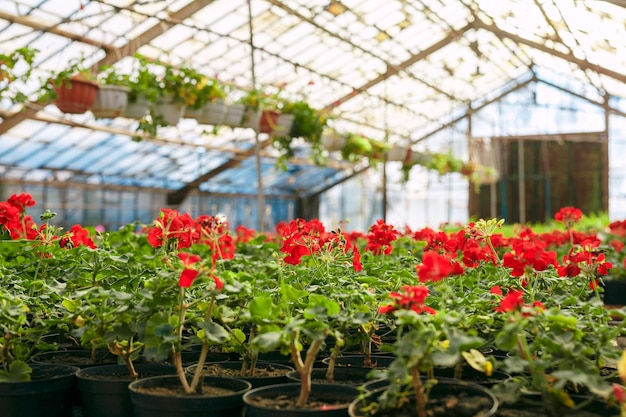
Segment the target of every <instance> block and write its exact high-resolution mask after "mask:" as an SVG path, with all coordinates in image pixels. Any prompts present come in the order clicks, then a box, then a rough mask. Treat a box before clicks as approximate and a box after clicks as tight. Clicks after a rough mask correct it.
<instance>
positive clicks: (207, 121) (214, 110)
mask: <svg viewBox="0 0 626 417" xmlns="http://www.w3.org/2000/svg"><path fill="white" fill-rule="evenodd" d="M225 116H226V103H224V101H223V100H216V101H215V102H208V103H207V104H205V105H204V107H203V108H202V114H201V115H200V117H199V118H198V119H197V120H198V123H200V124H202V125H214V126H215V125H220V124H222V123H223V120H224V117H225Z"/></svg>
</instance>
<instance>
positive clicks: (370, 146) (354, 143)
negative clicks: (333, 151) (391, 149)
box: [341, 132, 389, 163]
mask: <svg viewBox="0 0 626 417" xmlns="http://www.w3.org/2000/svg"><path fill="white" fill-rule="evenodd" d="M345 135H346V143H345V144H344V146H343V148H341V157H342V158H343V159H344V160H346V161H348V162H353V163H354V162H358V161H360V160H362V159H363V158H368V159H369V161H370V163H376V162H378V161H382V160H383V159H384V156H385V154H386V151H387V149H388V146H389V145H388V144H386V143H383V142H380V141H377V140H374V139H371V138H367V137H365V136H363V135H360V134H357V133H352V132H348V133H346V134H345Z"/></svg>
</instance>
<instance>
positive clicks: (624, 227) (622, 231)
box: [609, 220, 626, 237]
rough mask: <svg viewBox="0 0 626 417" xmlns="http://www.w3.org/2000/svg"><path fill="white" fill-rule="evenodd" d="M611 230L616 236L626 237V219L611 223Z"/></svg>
mask: <svg viewBox="0 0 626 417" xmlns="http://www.w3.org/2000/svg"><path fill="white" fill-rule="evenodd" d="M609 231H610V232H611V234H613V235H615V236H621V237H626V220H616V221H614V222H611V223H609Z"/></svg>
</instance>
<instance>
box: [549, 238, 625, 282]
mask: <svg viewBox="0 0 626 417" xmlns="http://www.w3.org/2000/svg"><path fill="white" fill-rule="evenodd" d="M599 245H600V242H599V241H598V240H594V241H592V240H587V241H585V242H582V243H581V244H580V245H579V246H576V247H574V248H572V249H571V250H570V252H569V254H567V255H565V256H564V257H563V263H562V264H561V265H560V266H559V267H558V268H557V271H558V273H559V276H561V277H565V276H567V277H576V276H578V275H579V274H580V273H581V272H586V273H588V274H591V273H594V272H597V273H598V274H599V275H606V274H608V272H609V270H610V269H611V268H613V264H612V263H611V262H608V261H607V260H606V256H605V255H604V253H602V252H601V251H600V250H599V249H598V246H599Z"/></svg>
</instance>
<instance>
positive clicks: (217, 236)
mask: <svg viewBox="0 0 626 417" xmlns="http://www.w3.org/2000/svg"><path fill="white" fill-rule="evenodd" d="M226 236H227V232H226V230H225V229H224V227H223V225H222V224H221V223H220V221H219V219H218V218H214V217H209V216H201V217H200V218H198V219H197V220H195V221H194V220H193V219H192V218H191V217H190V216H189V215H188V214H186V213H185V214H179V213H178V212H177V211H175V210H168V209H163V210H162V213H161V215H160V216H159V218H157V219H156V220H155V222H154V224H153V226H151V228H150V229H149V231H148V234H147V239H148V242H150V244H151V245H152V246H153V247H155V248H157V249H159V250H160V251H161V253H160V254H159V259H162V260H163V262H164V266H165V269H163V270H160V271H156V274H155V276H154V277H153V278H151V279H148V280H146V282H145V291H146V293H147V294H150V295H149V298H150V303H149V305H150V308H151V315H150V317H149V318H148V320H147V322H146V326H145V331H144V338H145V339H144V340H145V349H144V356H145V357H146V359H149V360H157V361H162V360H164V359H166V358H168V357H170V356H171V357H172V360H173V362H174V366H175V367H176V375H174V376H171V377H167V376H164V377H151V378H145V379H140V380H138V381H135V382H133V383H131V384H130V385H129V389H130V391H131V400H132V402H133V405H134V408H135V415H136V416H148V415H154V413H155V412H156V410H160V411H163V410H167V412H168V413H170V414H169V415H181V416H182V415H185V412H192V413H193V412H197V410H198V409H204V410H209V409H211V410H213V412H214V413H216V415H224V416H226V415H231V414H232V413H234V412H240V411H241V409H242V407H243V403H242V401H241V396H242V395H243V393H244V392H245V391H247V390H249V389H250V387H251V385H250V383H249V382H247V381H243V380H239V379H234V378H219V377H210V376H204V375H203V372H202V370H203V365H204V363H205V359H206V356H207V354H208V352H209V348H210V347H211V346H212V345H220V344H222V343H224V342H226V341H227V340H228V339H229V337H230V336H229V334H228V332H227V331H226V330H225V329H224V328H223V327H222V326H221V325H220V324H219V323H217V322H216V321H215V320H214V319H213V316H214V314H215V311H216V309H217V304H218V302H219V300H220V299H221V298H222V297H223V296H225V295H226V294H225V293H224V292H222V288H223V286H224V284H223V282H222V280H221V279H220V278H218V276H217V270H216V267H217V264H218V261H219V260H221V259H230V258H232V256H233V253H232V246H231V244H230V243H229V242H230V239H228V238H227V237H226ZM194 244H200V245H201V248H202V250H203V251H202V254H203V256H204V257H205V259H204V260H203V258H202V257H201V256H200V255H199V254H197V253H193V252H192V250H193V248H192V246H193V245H194ZM206 258H208V259H206ZM187 331H189V332H191V335H190V336H189V337H186V336H185V334H186V332H187ZM198 342H199V343H200V344H201V346H202V348H201V351H200V355H199V358H198V360H197V363H196V364H195V365H196V366H195V371H194V372H193V375H189V374H188V373H187V372H185V369H184V367H183V360H182V351H183V349H184V345H185V343H193V344H195V343H198ZM157 386H158V387H159V389H158V390H157V392H153V388H154V387H157ZM217 387H220V388H221V389H218V390H217V391H218V392H217V393H215V392H214V391H215V389H216V388H217ZM168 390H170V391H171V393H169V394H168V393H167V391H168ZM224 390H225V391H226V392H225V391H224ZM220 393H223V394H224V396H225V397H226V398H225V399H222V400H221V401H220V400H218V399H217V398H216V397H222V395H220ZM178 413H180V414H178Z"/></svg>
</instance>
